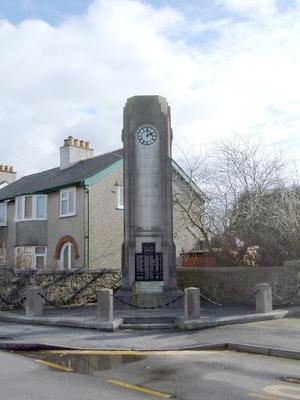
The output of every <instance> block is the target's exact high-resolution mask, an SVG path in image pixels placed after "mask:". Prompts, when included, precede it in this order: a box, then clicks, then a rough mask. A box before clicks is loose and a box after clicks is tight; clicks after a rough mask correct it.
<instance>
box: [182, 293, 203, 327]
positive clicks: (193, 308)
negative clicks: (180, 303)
mask: <svg viewBox="0 0 300 400" xmlns="http://www.w3.org/2000/svg"><path fill="white" fill-rule="evenodd" d="M199 318H200V290H199V289H198V288H193V287H191V288H186V289H184V319H185V320H186V321H189V320H194V319H199Z"/></svg>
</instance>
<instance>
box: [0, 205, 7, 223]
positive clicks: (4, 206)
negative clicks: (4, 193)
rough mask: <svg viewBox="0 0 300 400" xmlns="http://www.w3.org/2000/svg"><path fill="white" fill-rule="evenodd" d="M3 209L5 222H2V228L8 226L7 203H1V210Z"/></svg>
mask: <svg viewBox="0 0 300 400" xmlns="http://www.w3.org/2000/svg"><path fill="white" fill-rule="evenodd" d="M2 207H3V210H4V222H1V221H0V226H7V203H6V202H1V203H0V208H2Z"/></svg>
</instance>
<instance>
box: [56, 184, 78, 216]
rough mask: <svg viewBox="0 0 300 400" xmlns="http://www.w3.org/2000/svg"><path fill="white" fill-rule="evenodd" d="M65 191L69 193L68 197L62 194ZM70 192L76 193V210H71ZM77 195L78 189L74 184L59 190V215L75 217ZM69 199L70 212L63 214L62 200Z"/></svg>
mask: <svg viewBox="0 0 300 400" xmlns="http://www.w3.org/2000/svg"><path fill="white" fill-rule="evenodd" d="M64 193H67V198H66V199H63V198H62V196H63V194H64ZM70 193H74V211H71V212H70ZM76 195H77V191H76V186H72V187H69V188H67V189H61V190H60V192H59V217H60V218H66V217H73V216H74V215H76ZM63 200H64V201H66V200H67V204H68V206H67V208H68V212H67V213H65V214H63V213H62V202H63Z"/></svg>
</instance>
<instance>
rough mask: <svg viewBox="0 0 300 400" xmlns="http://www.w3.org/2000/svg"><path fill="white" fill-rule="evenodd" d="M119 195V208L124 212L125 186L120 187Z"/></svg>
mask: <svg viewBox="0 0 300 400" xmlns="http://www.w3.org/2000/svg"><path fill="white" fill-rule="evenodd" d="M117 195H118V199H117V208H118V209H119V210H123V209H124V186H118V191H117Z"/></svg>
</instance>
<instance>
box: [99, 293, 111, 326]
mask: <svg viewBox="0 0 300 400" xmlns="http://www.w3.org/2000/svg"><path fill="white" fill-rule="evenodd" d="M113 311H114V310H113V291H112V289H100V290H99V292H98V294H97V317H98V318H99V319H101V320H102V321H112V320H113V318H114V315H113V314H114V313H113Z"/></svg>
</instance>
